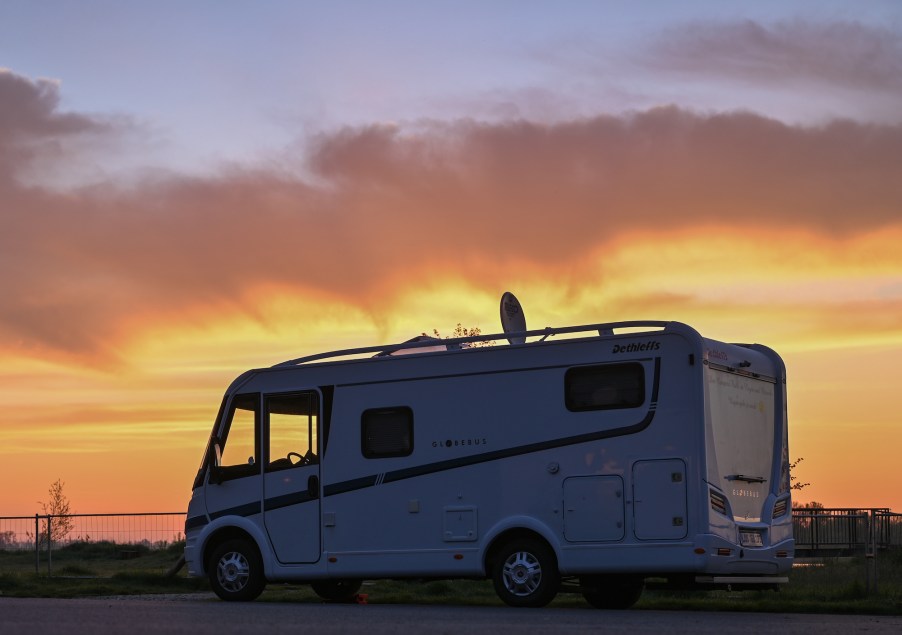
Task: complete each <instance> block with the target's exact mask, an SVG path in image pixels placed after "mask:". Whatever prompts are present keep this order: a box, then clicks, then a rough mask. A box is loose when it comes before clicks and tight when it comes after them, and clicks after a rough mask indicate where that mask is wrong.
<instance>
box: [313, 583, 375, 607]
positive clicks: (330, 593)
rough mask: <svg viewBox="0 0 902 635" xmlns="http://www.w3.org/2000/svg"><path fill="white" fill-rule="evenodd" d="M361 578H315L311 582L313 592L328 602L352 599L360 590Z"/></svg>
mask: <svg viewBox="0 0 902 635" xmlns="http://www.w3.org/2000/svg"><path fill="white" fill-rule="evenodd" d="M362 584H363V580H317V581H316V582H311V583H310V586H311V587H312V588H313V592H314V593H316V594H317V595H318V596H320V597H321V598H322V599H324V600H328V601H330V602H347V601H350V600H352V599H353V598H354V597H355V596H356V595H357V592H358V591H359V590H360V587H361V585H362Z"/></svg>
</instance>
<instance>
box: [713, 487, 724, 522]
mask: <svg viewBox="0 0 902 635" xmlns="http://www.w3.org/2000/svg"><path fill="white" fill-rule="evenodd" d="M711 509H713V510H714V511H716V512H717V513H718V514H723V515H724V516H726V515H727V499H726V498H724V496H723V494H719V493H717V492H715V491H714V490H713V489H712V490H711Z"/></svg>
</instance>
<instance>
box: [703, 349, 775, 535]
mask: <svg viewBox="0 0 902 635" xmlns="http://www.w3.org/2000/svg"><path fill="white" fill-rule="evenodd" d="M705 374H706V379H707V382H708V409H709V420H710V422H711V434H712V437H713V441H714V448H713V450H714V452H713V456H711V452H710V450H711V448H709V458H708V466H709V475H710V477H711V479H712V480H711V482H712V484H714V485H716V486H718V487H720V488H721V489H722V490H723V491H724V493H726V495H727V498H728V499H729V500H730V507H731V509H732V511H733V517H734V518H735V519H737V520H746V521H757V520H760V518H761V508H762V506H763V505H764V503H765V501H766V499H767V494H768V492H769V491H770V490H771V489H772V485H773V484H772V483H771V482H770V481H771V478H772V474H773V469H772V468H773V460H774V412H775V411H774V383H773V381H772V380H768V379H765V378H757V377H752V376H749V375H740V374H737V373H733V372H729V371H728V370H725V369H724V370H722V369H719V368H717V367H716V366H714V365H713V364H712V365H709V366H708V367H706V370H705Z"/></svg>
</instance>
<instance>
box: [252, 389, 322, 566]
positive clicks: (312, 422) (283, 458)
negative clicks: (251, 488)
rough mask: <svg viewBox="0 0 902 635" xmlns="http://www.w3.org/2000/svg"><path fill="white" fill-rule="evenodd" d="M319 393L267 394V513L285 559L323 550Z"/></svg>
mask: <svg viewBox="0 0 902 635" xmlns="http://www.w3.org/2000/svg"><path fill="white" fill-rule="evenodd" d="M319 404H320V399H319V394H318V393H317V392H316V391H312V390H311V391H303V392H293V393H286V394H273V395H264V397H263V447H264V453H263V455H264V461H265V463H264V469H263V472H264V474H263V516H264V524H265V525H266V533H267V534H268V535H269V539H270V541H271V542H272V545H273V549H274V551H275V554H276V557H277V558H278V560H279V561H280V562H284V563H299V562H316V561H317V560H319V556H320V552H321V549H320V452H319V436H320V435H319V422H320V416H319Z"/></svg>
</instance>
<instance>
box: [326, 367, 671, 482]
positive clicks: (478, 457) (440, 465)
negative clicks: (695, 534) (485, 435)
mask: <svg viewBox="0 0 902 635" xmlns="http://www.w3.org/2000/svg"><path fill="white" fill-rule="evenodd" d="M660 379H661V358H660V357H656V358H655V368H654V380H653V384H652V393H651V402H650V403H649V406H648V412H646V413H645V416H644V417H643V418H642V420H641V421H639V422H638V423H634V424H633V425H630V426H623V427H620V428H614V429H612V430H601V431H598V432H588V433H586V434H578V435H576V436H572V437H564V438H561V439H552V440H550V441H540V442H537V443H529V444H527V445H521V446H516V447H513V448H506V449H504V450H495V451H493V452H483V453H482V454H474V455H471V456H464V457H460V458H458V459H449V460H447V461H439V462H437V463H429V464H428V465H418V466H416V467H408V468H404V469H403V470H395V471H393V472H386V473H385V474H384V475H382V474H374V475H372V476H367V477H364V478H358V479H353V480H350V481H343V482H340V483H333V484H332V485H326V487H325V488H324V490H323V493H324V495H325V496H333V495H335V494H343V493H345V492H351V491H354V490H358V489H363V488H365V487H372V486H373V485H375V484H376V483H377V482H379V483H393V482H395V481H401V480H404V479H408V478H415V477H417V476H425V475H426V474H435V473H437V472H444V471H445V470H453V469H457V468H460V467H467V466H470V465H478V464H479V463H486V462H489V461H497V460H499V459H508V458H511V457H514V456H522V455H524V454H531V453H533V452H542V451H543V450H553V449H555V448H561V447H565V446H568V445H577V444H579V443H587V442H589V441H598V440H600V439H610V438H612V437H620V436H626V435H628V434H636V433H637V432H642V431H643V430H645V428H647V427H648V426H649V425H651V422H652V420H653V419H654V417H655V411H656V410H657V407H658V385H659V383H660Z"/></svg>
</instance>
